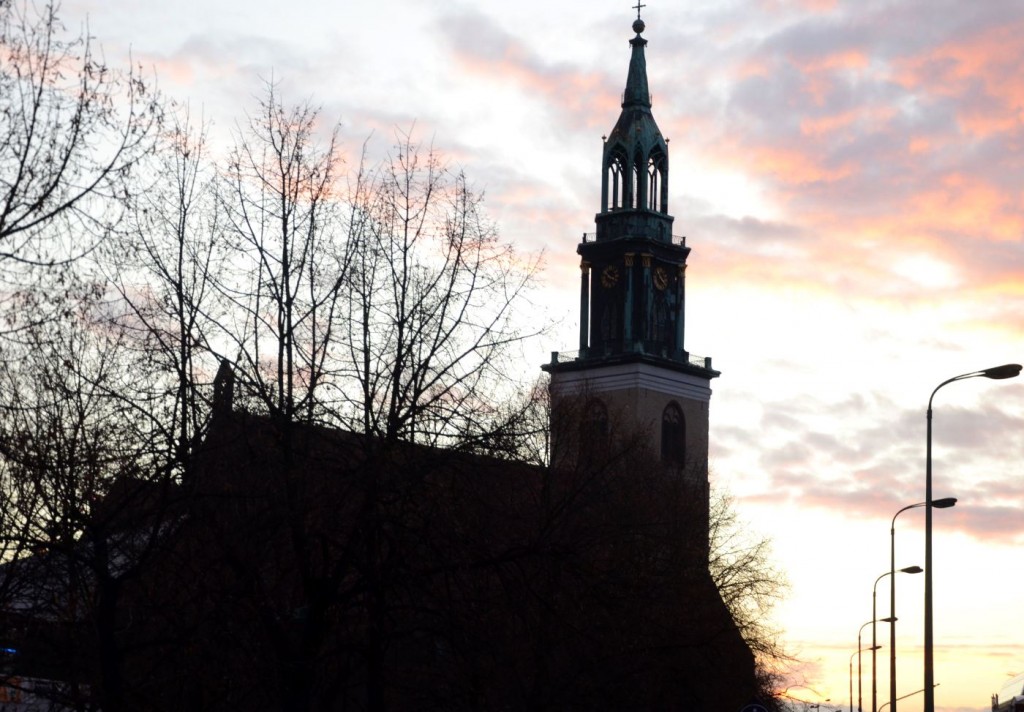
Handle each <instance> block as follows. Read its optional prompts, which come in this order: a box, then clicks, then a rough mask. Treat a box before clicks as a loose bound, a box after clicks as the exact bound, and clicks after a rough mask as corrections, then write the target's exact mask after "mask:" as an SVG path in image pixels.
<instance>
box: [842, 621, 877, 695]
mask: <svg viewBox="0 0 1024 712" xmlns="http://www.w3.org/2000/svg"><path fill="white" fill-rule="evenodd" d="M874 622H875V619H874V618H873V617H872V619H871V620H869V621H868V622H867V623H865V624H864V625H862V626H861V627H860V630H858V631H857V712H863V710H864V702H863V700H864V696H863V694H862V691H861V690H862V686H861V681H862V680H863V677H862V676H861V665H860V653H861V651H862V650H871V652H872V653H874V651H876V650H878V649H879V648H881V647H882V646H881V645H875V643H874V641H872V642H871V647H870V648H862V647H861V644H860V637H861V634H862V633H863V632H864V629H865V628H867V627H868V626H869V625H872V624H873V623H874ZM850 696H851V697H853V695H850Z"/></svg>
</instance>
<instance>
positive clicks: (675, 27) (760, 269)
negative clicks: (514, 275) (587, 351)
mask: <svg viewBox="0 0 1024 712" xmlns="http://www.w3.org/2000/svg"><path fill="white" fill-rule="evenodd" d="M630 4H631V3H630V2H629V1H627V0H563V1H562V2H550V1H548V2H542V1H541V0H476V1H475V2H470V1H461V0H448V1H446V2H429V1H426V0H376V1H375V2H354V1H353V0H335V1H334V2H324V1H322V0H320V1H317V0H289V1H288V2H280V0H276V1H274V2H271V1H270V0H246V1H245V2H241V1H240V0H202V1H200V0H178V1H177V2H174V3H166V2H165V3H157V2H152V0H65V1H64V3H63V8H64V9H63V16H64V19H65V21H66V22H67V24H68V25H69V26H70V27H71V28H72V29H74V30H77V28H79V27H80V26H82V25H83V23H85V22H86V18H87V22H88V28H89V31H90V32H91V33H92V34H93V35H94V36H95V37H96V38H97V41H98V42H99V43H100V44H101V45H102V47H103V51H104V55H105V57H106V59H107V61H108V62H110V63H111V64H115V65H124V64H125V63H127V62H128V58H129V52H130V54H131V59H132V60H134V61H135V62H136V63H139V64H141V65H142V66H143V67H144V68H145V71H146V72H149V73H150V74H155V76H156V78H157V83H158V85H159V87H160V89H161V90H162V91H163V92H165V93H166V94H168V95H169V96H171V97H174V98H175V99H176V100H178V101H179V102H180V103H182V104H186V103H187V104H188V105H189V106H190V107H191V111H192V113H193V115H198V114H202V115H203V116H204V117H205V119H206V120H208V121H211V122H212V123H213V126H214V136H215V137H218V140H223V139H226V137H228V136H230V132H231V131H232V130H234V129H235V127H236V125H238V124H241V123H244V122H245V116H246V112H247V111H249V112H252V111H253V110H254V109H255V100H256V97H258V96H260V94H261V93H262V91H263V88H262V87H263V85H264V82H265V81H266V80H269V79H271V78H272V79H273V80H274V81H276V82H278V83H279V85H280V91H281V94H282V96H283V97H284V99H285V101H286V102H289V103H297V102H301V101H303V100H306V99H310V100H312V102H313V103H315V104H319V105H321V106H322V108H323V117H324V120H325V122H327V123H328V124H329V123H331V122H334V121H338V122H340V124H341V127H342V136H343V138H344V140H345V143H346V145H347V146H348V147H349V149H348V155H349V157H350V161H351V162H356V161H358V157H359V151H360V150H361V146H362V143H363V142H364V141H365V140H366V139H367V137H369V141H370V144H369V145H370V149H369V150H370V152H371V155H380V154H382V153H384V152H386V151H387V150H388V149H389V148H390V146H391V143H392V141H393V138H394V135H395V131H396V129H397V130H412V132H413V134H414V136H416V137H418V138H419V139H420V140H421V141H422V142H424V143H431V142H432V143H433V145H434V147H435V148H437V149H438V150H439V151H441V152H442V153H443V154H444V155H445V156H446V157H447V159H448V161H449V163H450V164H451V165H453V166H456V167H461V168H464V169H465V171H466V172H467V174H468V175H469V177H470V179H471V181H472V182H473V183H474V184H475V185H476V186H477V187H479V188H481V189H483V190H485V191H486V196H487V198H486V205H487V207H488V211H489V216H490V217H491V218H492V219H494V220H495V221H496V222H497V224H498V226H499V228H500V231H501V233H502V235H503V236H504V237H505V238H506V239H508V240H510V241H512V242H514V243H515V244H516V245H517V247H518V248H519V249H520V250H522V251H524V252H533V251H538V250H544V251H545V255H546V256H545V270H544V275H543V276H544V283H543V285H542V291H541V294H539V295H538V298H537V302H538V303H542V304H547V305H548V306H549V311H548V312H547V313H543V312H541V311H540V310H537V311H534V312H532V314H531V318H533V319H536V320H543V323H551V324H553V325H554V327H553V329H552V332H551V333H550V334H549V335H547V336H545V337H544V339H543V340H542V341H541V342H539V343H537V344H535V345H534V349H535V356H534V357H532V358H534V361H533V362H530V361H529V359H527V362H526V363H524V366H523V369H524V372H530V371H531V369H535V370H536V372H537V374H538V375H539V374H540V372H539V366H540V363H541V362H542V361H544V360H545V359H546V354H547V353H548V352H549V351H552V350H572V349H575V348H576V338H577V337H576V336H575V335H576V334H577V333H578V284H579V282H578V279H579V277H578V275H579V271H578V257H577V255H576V254H575V248H576V244H577V242H578V241H579V239H580V235H581V234H582V233H584V232H592V231H593V229H594V227H593V225H594V222H593V219H594V214H595V213H596V212H597V210H598V208H599V188H600V158H601V136H602V134H605V133H608V132H609V131H610V130H611V128H612V126H613V125H614V123H615V120H616V118H617V116H618V111H619V100H620V94H621V92H622V90H623V88H624V85H625V78H626V69H627V64H628V60H629V45H628V40H629V39H630V37H632V34H633V33H632V32H631V30H630V24H631V22H632V21H633V19H634V18H635V16H636V13H635V10H631V9H630V7H629V6H630ZM633 4H635V0H634V2H633ZM643 17H644V20H645V22H646V23H647V31H646V32H645V33H644V36H645V37H646V38H647V40H648V41H649V44H648V47H647V62H648V72H649V78H650V87H651V91H652V94H653V100H654V115H655V118H656V119H657V121H658V124H659V126H660V127H661V129H662V132H663V133H664V135H666V136H667V137H668V138H669V139H670V141H671V143H670V150H671V173H670V203H669V209H670V212H671V213H672V214H673V215H674V216H675V220H676V221H675V230H674V232H675V233H676V234H679V235H686V236H687V238H688V240H687V243H688V244H689V245H690V247H691V248H692V250H693V251H692V253H691V255H690V259H689V269H688V271H687V282H688V285H687V297H688V304H687V321H686V324H687V334H686V346H687V348H688V349H689V350H690V351H692V352H693V353H696V354H701V355H708V356H711V357H712V358H713V364H714V366H715V368H717V369H719V370H721V371H722V377H721V378H720V379H718V380H716V381H714V382H713V383H712V387H713V390H714V395H713V397H712V402H711V468H712V477H713V484H714V485H715V486H718V487H722V488H725V489H728V490H729V491H730V492H731V493H732V494H733V495H734V496H735V497H736V499H737V503H738V507H739V509H740V512H741V516H742V517H743V518H744V519H745V520H746V521H748V522H749V524H750V527H751V530H752V531H753V532H754V533H756V534H760V535H764V536H768V537H770V538H771V539H772V540H773V541H774V555H775V559H776V561H777V563H778V565H779V567H780V568H781V569H783V570H784V571H785V572H786V574H787V576H788V578H789V580H790V584H791V588H790V591H789V594H788V596H787V598H786V600H785V602H784V603H783V604H782V605H781V606H780V607H779V608H778V610H777V613H776V622H777V625H778V626H779V627H780V628H781V629H782V631H783V641H784V643H785V645H786V646H787V647H788V648H789V650H790V651H791V652H792V653H793V654H794V655H795V656H796V657H797V658H798V659H799V660H800V661H801V664H800V665H799V666H798V669H797V670H796V671H795V677H794V678H793V681H792V682H793V686H792V687H791V688H790V689H789V691H788V693H789V694H790V695H792V696H793V697H796V698H800V699H807V700H811V701H814V702H820V701H823V700H825V699H828V698H830V699H831V701H832V704H833V705H834V708H836V709H838V708H842V709H844V710H845V709H847V708H848V704H849V700H848V695H849V667H848V666H849V662H850V656H851V654H853V653H854V652H855V651H856V647H857V631H858V628H859V627H860V626H861V624H862V623H864V622H866V621H869V620H870V619H871V589H872V584H873V583H874V582H875V579H876V577H878V576H879V575H880V574H883V573H884V572H886V571H888V569H889V526H890V520H891V518H892V516H893V514H894V513H895V512H896V510H898V509H899V508H901V507H903V506H905V505H908V504H913V503H915V502H919V501H921V500H922V499H923V498H924V456H925V408H926V405H927V402H928V396H929V394H930V393H931V391H932V389H933V388H934V387H935V386H936V385H938V384H939V383H940V382H942V381H943V380H945V379H947V378H949V377H951V376H955V375H957V374H959V373H964V372H969V371H975V370H978V369H982V368H986V367H990V366H996V365H999V364H1002V363H1006V362H1017V363H1020V362H1024V237H1022V236H1024V71H1022V70H1021V62H1022V58H1024V0H849V1H847V0H686V1H685V2H681V1H680V0H672V1H671V2H669V0H649V1H648V2H647V7H645V8H644V10H643ZM934 426H935V430H934V442H935V450H934V458H935V460H934V461H935V470H934V471H935V496H936V497H943V496H955V497H958V498H959V500H960V501H959V504H958V505H957V506H956V507H955V508H954V509H949V510H943V511H936V512H935V562H934V579H935V640H936V646H937V649H936V681H937V682H938V683H939V685H940V686H939V687H938V688H937V690H936V702H937V705H938V708H939V709H940V710H942V711H943V712H953V711H956V712H967V711H970V712H981V711H983V710H989V709H990V705H989V696H990V694H991V693H993V692H996V691H998V690H999V688H1000V686H1001V685H1002V683H1003V682H1004V680H1006V679H1007V678H1008V677H1009V676H1011V675H1013V674H1015V673H1020V672H1024V605H1022V603H1021V598H1022V594H1024V566H1022V563H1024V556H1022V554H1024V513H1022V510H1024V378H1020V379H1017V380H1010V381H989V380H984V379H974V380H969V381H966V382H964V383H956V384H952V385H950V386H948V387H946V388H944V389H943V390H942V391H940V392H939V394H938V395H937V396H936V400H935V421H934ZM923 522H924V516H923V510H920V509H918V510H912V511H908V512H906V513H904V514H903V515H901V516H900V518H899V519H898V520H897V525H896V529H897V567H902V566H910V565H912V564H919V565H923V564H924V561H923V535H922V531H923ZM922 579H923V577H922V576H909V575H901V576H899V578H898V584H899V585H898V598H897V615H898V617H899V624H898V628H897V631H898V642H899V657H900V668H899V678H898V679H899V691H900V694H908V693H911V692H914V691H916V690H919V689H920V688H921V686H922V666H921V644H922V634H921V630H922V623H921V613H920V612H921V604H922V596H923V580H922ZM888 614H889V613H888V578H884V579H882V582H881V583H880V584H879V617H883V616H886V615H888ZM866 633H867V635H868V636H870V628H868V629H867V631H866ZM878 635H879V638H880V639H884V644H885V647H884V648H883V649H882V650H881V651H879V670H880V676H879V680H878V690H879V704H881V702H882V701H888V672H887V671H888V652H889V646H888V628H886V627H885V626H884V625H880V626H879V630H878ZM865 644H868V643H865ZM864 665H865V668H866V669H869V667H870V662H869V658H868V657H867V656H865V658H864ZM855 672H856V670H855ZM864 692H865V708H868V709H869V708H870V702H869V698H870V677H869V676H868V675H865V677H864ZM854 694H855V695H856V689H855V690H854ZM920 699H921V697H920V695H917V696H915V697H911V698H910V699H908V700H906V701H903V702H901V703H900V706H899V709H900V710H902V711H903V712H918V710H920V705H921V703H920ZM825 708H826V707H825V706H823V707H822V709H825Z"/></svg>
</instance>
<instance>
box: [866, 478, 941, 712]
mask: <svg viewBox="0 0 1024 712" xmlns="http://www.w3.org/2000/svg"><path fill="white" fill-rule="evenodd" d="M925 504H926V503H925V502H918V503H917V504H909V505H907V506H906V507H903V508H902V509H900V510H899V511H898V512H896V514H894V515H893V518H892V524H891V525H890V527H889V572H890V573H891V574H895V573H896V517H898V516H900V515H901V514H903V513H904V512H905V511H907V510H908V509H917V508H918V507H923V506H925ZM955 504H956V497H943V498H942V499H933V500H932V507H933V508H935V509H947V508H949V507H952V506H953V505H955ZM889 615H890V616H892V617H893V618H894V619H895V617H896V576H895V575H893V576H892V578H890V579H889ZM897 701H898V698H897V697H896V621H895V620H893V622H892V623H891V624H890V626H889V712H896V702H897ZM882 707H885V705H882Z"/></svg>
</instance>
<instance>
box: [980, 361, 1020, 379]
mask: <svg viewBox="0 0 1024 712" xmlns="http://www.w3.org/2000/svg"><path fill="white" fill-rule="evenodd" d="M1021 368H1022V367H1021V365H1020V364H1019V363H1007V364H1004V365H1002V366H993V367H992V368H986V369H985V370H984V371H982V372H981V375H983V376H984V377H985V378H992V379H995V380H1000V379H1003V378H1013V377H1014V376H1017V375H1019V374H1020V371H1021Z"/></svg>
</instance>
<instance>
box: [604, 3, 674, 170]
mask: <svg viewBox="0 0 1024 712" xmlns="http://www.w3.org/2000/svg"><path fill="white" fill-rule="evenodd" d="M644 28H645V25H644V21H643V20H641V19H639V18H637V19H636V20H635V21H634V22H633V31H634V32H636V37H634V38H633V39H631V40H630V41H629V44H630V45H631V46H632V48H633V50H632V55H631V56H630V59H629V74H628V75H627V77H626V91H625V92H623V95H622V113H621V114H620V115H619V120H618V121H617V122H616V123H615V128H614V129H612V131H611V133H610V134H609V135H608V141H607V144H606V147H607V148H609V149H610V148H612V147H614V146H615V145H616V144H620V145H622V146H624V147H627V150H630V151H631V150H632V147H633V146H634V145H636V142H640V144H641V145H642V146H644V147H645V149H646V150H647V151H649V150H650V149H651V148H653V147H654V146H656V145H660V146H661V148H662V149H663V150H665V149H666V148H667V147H666V146H665V145H664V144H665V141H664V139H663V138H662V135H661V131H660V130H659V129H658V125H657V123H655V121H654V115H653V114H652V113H651V92H650V89H649V88H648V85H647V60H646V58H645V56H644V47H646V46H647V40H645V39H644V38H643V37H641V36H640V33H641V32H643V31H644Z"/></svg>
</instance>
